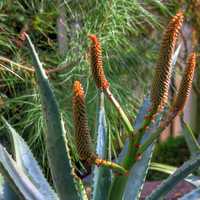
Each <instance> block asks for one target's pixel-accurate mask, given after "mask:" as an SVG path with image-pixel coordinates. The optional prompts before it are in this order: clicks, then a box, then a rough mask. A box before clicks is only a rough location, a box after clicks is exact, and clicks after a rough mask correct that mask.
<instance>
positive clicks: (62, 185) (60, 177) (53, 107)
mask: <svg viewBox="0 0 200 200" xmlns="http://www.w3.org/2000/svg"><path fill="white" fill-rule="evenodd" d="M26 38H27V41H28V45H29V48H30V50H31V54H32V57H33V61H34V68H35V73H36V77H37V84H38V87H39V90H40V98H41V103H42V109H43V115H44V119H45V121H46V124H45V125H46V131H45V133H46V135H45V142H46V147H47V156H48V160H49V166H50V169H51V174H52V178H53V182H54V185H55V188H56V191H57V194H58V196H59V198H60V199H61V200H66V199H70V200H78V199H80V196H79V194H78V192H77V190H76V185H75V182H76V181H75V179H74V176H73V175H72V171H73V168H72V163H71V158H70V156H69V150H68V146H67V142H65V141H67V138H65V135H64V130H63V127H62V123H61V115H60V113H59V108H58V105H57V102H56V99H55V96H54V94H53V91H52V89H51V86H50V83H49V81H48V77H47V76H46V74H45V71H44V69H43V67H42V64H41V62H40V60H39V57H38V54H37V53H36V50H35V47H34V45H33V43H32V42H31V40H30V38H29V36H28V35H26Z"/></svg>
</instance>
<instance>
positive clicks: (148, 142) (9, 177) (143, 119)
mask: <svg viewBox="0 0 200 200" xmlns="http://www.w3.org/2000/svg"><path fill="white" fill-rule="evenodd" d="M182 23H183V13H182V12H179V13H177V14H176V15H175V16H174V17H173V18H172V20H171V21H170V23H169V25H168V27H167V28H166V32H165V33H164V36H163V42H162V45H161V50H160V56H159V60H158V63H157V67H156V73H155V78H154V79H153V84H152V92H151V98H149V97H147V98H146V99H145V100H144V103H143V106H142V107H141V109H140V112H139V113H138V116H137V119H136V122H135V126H134V127H132V126H131V123H130V122H129V118H128V117H127V116H126V114H125V112H124V111H123V110H122V107H121V106H120V104H119V103H118V101H117V100H116V98H115V97H114V95H113V94H112V92H111V88H112V84H109V83H108V81H107V79H106V78H105V74H104V71H103V62H102V58H101V56H102V55H101V46H100V41H99V40H98V38H97V37H96V36H95V35H90V39H91V40H92V45H91V49H90V50H91V52H90V53H91V67H92V71H93V78H94V80H95V82H96V84H97V87H98V88H99V92H100V95H99V97H100V102H99V116H98V118H99V124H98V136H97V145H96V153H95V151H94V147H92V140H91V136H90V131H89V128H88V127H89V125H88V118H87V112H86V105H85V96H84V90H83V88H82V86H81V83H80V82H79V81H76V82H75V83H74V88H73V91H74V95H73V117H74V128H75V141H76V147H77V151H78V154H79V160H80V161H85V162H86V163H87V164H88V165H93V164H95V165H96V166H95V168H94V171H93V186H92V185H91V187H92V197H91V198H92V199H94V200H97V199H110V200H112V199H113V200H116V199H119V200H121V199H126V200H129V199H138V198H139V196H140V192H141V189H142V186H143V183H144V181H145V177H146V173H147V171H148V170H149V168H153V169H154V170H155V169H157V170H160V171H164V172H167V173H172V175H171V176H169V177H168V178H167V179H166V180H165V181H163V183H162V184H161V185H160V186H159V187H158V188H157V189H156V190H155V191H153V193H152V194H151V195H150V196H149V197H147V199H159V198H163V197H164V196H165V194H166V193H167V192H169V191H170V190H171V189H172V188H173V187H174V185H175V184H177V183H178V182H179V181H180V180H182V179H184V178H185V179H186V180H188V181H189V178H190V180H191V177H188V175H189V174H190V173H192V172H193V171H194V170H196V169H198V167H199V166H200V154H199V152H200V148H199V145H198V143H197V142H196V139H195V138H194V136H193V135H192V133H191V130H190V129H189V126H187V125H186V124H185V123H183V125H184V126H185V128H186V131H187V132H186V133H185V139H186V141H187V143H188V144H189V142H190V145H193V146H195V147H196V148H191V151H195V155H196V156H195V157H194V156H193V157H192V158H191V159H190V160H189V161H187V162H185V163H184V164H183V165H182V166H181V167H180V168H178V169H175V168H173V167H170V166H166V165H162V164H159V163H151V165H150V162H151V155H152V152H153V150H154V145H155V140H156V139H157V138H158V137H159V135H160V134H161V133H162V131H163V130H164V129H165V128H166V127H167V126H168V125H169V124H170V122H171V121H172V119H174V117H175V116H177V115H178V114H179V113H180V112H181V111H182V109H183V107H184V104H185V102H186V99H187V97H188V95H189V92H190V90H191V85H192V79H193V76H194V71H195V67H196V55H195V53H191V54H190V56H189V58H188V63H187V67H186V69H185V73H184V75H183V78H182V81H181V84H180V87H179V90H178V93H177V96H176V99H175V101H174V102H173V104H172V105H171V107H170V108H169V109H168V108H166V111H165V112H164V113H163V112H162V109H163V107H164V106H165V103H166V100H167V96H168V89H169V82H170V77H171V71H172V70H171V68H172V63H174V60H173V59H176V58H173V55H175V54H176V53H177V52H176V53H174V50H175V45H176V40H177V38H178V34H179V31H180V29H181V26H182ZM23 35H24V37H25V38H26V39H27V42H28V45H29V48H30V50H31V54H32V56H33V61H34V69H35V74H36V78H37V85H38V87H39V90H40V99H41V103H42V110H43V117H44V119H45V136H44V138H45V146H46V149H47V156H48V162H49V166H50V170H51V175H52V179H53V185H54V188H55V190H56V193H55V192H54V191H53V189H51V187H50V186H49V184H48V183H47V181H46V180H45V178H44V176H43V175H42V172H41V170H40V169H39V166H38V164H37V162H36V161H35V159H34V158H33V156H32V154H31V152H30V150H29V148H28V146H27V145H26V144H25V142H24V141H23V139H22V138H21V137H20V136H19V135H18V134H17V133H16V132H15V130H14V129H13V128H12V127H11V126H10V125H9V123H8V122H7V121H6V120H5V119H4V118H3V117H2V121H3V123H4V124H5V125H6V127H7V129H8V130H9V132H10V137H11V144H12V147H13V151H12V154H13V158H12V157H11V156H10V155H9V153H8V152H7V151H6V150H5V149H4V148H3V146H2V145H0V171H1V174H2V175H3V177H4V178H5V179H4V181H3V185H1V190H2V191H3V192H2V193H1V195H2V196H3V197H4V198H5V197H6V199H13V197H14V198H16V199H17V198H20V199H63V200H64V199H71V200H73V199H74V200H78V199H88V198H89V199H90V196H89V195H88V196H89V197H88V196H87V195H86V192H85V189H84V185H83V182H82V180H81V179H80V178H79V177H78V176H77V175H76V173H75V166H74V163H73V160H72V159H71V156H72V152H71V150H70V147H69V139H68V137H67V136H68V135H66V131H65V125H64V121H63V116H62V115H61V114H60V111H59V107H58V103H57V101H56V98H55V96H54V94H53V91H52V89H51V87H50V83H49V81H48V77H47V75H46V72H45V70H44V69H43V67H42V64H41V62H40V60H39V57H38V54H37V53H36V51H35V47H34V46H33V44H32V42H31V40H30V38H29V36H28V35H27V34H26V33H23ZM177 49H178V51H179V50H180V48H177ZM174 57H175V56H174ZM172 60H173V62H172ZM103 94H105V96H106V97H108V99H109V101H110V102H111V103H112V105H113V106H114V108H115V109H116V110H117V112H118V114H119V116H120V118H121V120H122V121H123V124H124V125H125V127H126V131H127V132H128V137H127V140H126V144H125V145H124V148H123V150H122V152H121V153H120V155H119V157H118V161H117V162H113V161H111V155H110V150H109V149H110V138H109V134H107V133H106V130H107V129H106V121H105V110H104V95H103ZM154 121H155V122H154ZM110 169H112V171H113V173H112V172H111V171H110ZM91 184H92V183H91ZM194 193H195V194H196V193H198V191H196V190H195V191H194ZM16 195H17V196H16Z"/></svg>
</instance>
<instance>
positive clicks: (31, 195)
mask: <svg viewBox="0 0 200 200" xmlns="http://www.w3.org/2000/svg"><path fill="white" fill-rule="evenodd" d="M0 172H1V174H2V175H3V176H4V177H5V179H6V180H7V181H8V183H9V185H10V186H11V187H12V189H13V190H14V191H15V192H16V193H17V195H18V196H19V197H20V199H27V200H45V197H44V196H43V195H42V194H41V193H40V192H39V190H38V189H37V188H36V187H35V186H34V185H33V183H32V182H31V181H30V180H29V178H28V177H27V176H26V175H25V173H24V172H23V171H22V170H21V168H20V167H18V166H17V164H16V163H15V161H14V160H13V159H12V158H11V156H10V155H9V154H8V152H7V151H6V150H5V149H4V147H3V146H2V145H0Z"/></svg>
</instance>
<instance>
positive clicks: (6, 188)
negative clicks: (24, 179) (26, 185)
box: [2, 181, 20, 200]
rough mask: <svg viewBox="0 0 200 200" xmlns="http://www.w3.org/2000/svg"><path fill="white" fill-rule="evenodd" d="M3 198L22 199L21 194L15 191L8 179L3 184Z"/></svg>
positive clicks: (9, 199) (7, 199)
mask: <svg viewBox="0 0 200 200" xmlns="http://www.w3.org/2000/svg"><path fill="white" fill-rule="evenodd" d="M2 198H3V199H6V200H20V198H19V196H17V194H16V193H15V191H14V190H13V189H12V188H11V187H10V185H9V183H8V182H6V181H5V182H4V184H3V193H2Z"/></svg>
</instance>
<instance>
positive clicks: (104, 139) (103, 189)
mask: <svg viewBox="0 0 200 200" xmlns="http://www.w3.org/2000/svg"><path fill="white" fill-rule="evenodd" d="M99 107H100V108H99V117H98V118H99V122H98V134H97V146H96V153H97V154H98V155H99V156H100V157H101V158H103V159H108V153H107V150H108V148H109V147H108V144H109V141H108V140H109V139H108V134H107V131H106V119H105V110H104V94H103V93H102V92H101V94H100V105H99ZM93 175H94V177H93V194H92V199H93V200H102V199H106V198H107V196H108V191H109V187H110V184H111V170H110V169H108V168H106V167H100V168H99V167H97V166H95V168H94V172H93Z"/></svg>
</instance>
